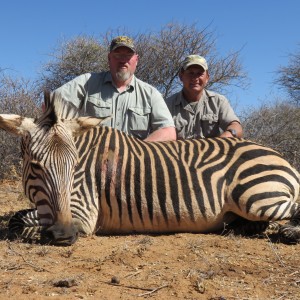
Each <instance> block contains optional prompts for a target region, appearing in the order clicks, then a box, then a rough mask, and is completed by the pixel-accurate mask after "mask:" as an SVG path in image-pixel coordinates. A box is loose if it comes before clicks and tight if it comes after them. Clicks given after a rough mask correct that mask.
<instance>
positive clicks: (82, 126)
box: [63, 117, 111, 136]
mask: <svg viewBox="0 0 300 300" xmlns="http://www.w3.org/2000/svg"><path fill="white" fill-rule="evenodd" d="M108 119H111V117H107V118H93V117H79V118H77V119H71V120H63V122H64V123H65V125H66V126H67V127H68V128H69V129H70V130H71V131H72V133H73V135H74V136H78V135H81V134H83V133H84V132H86V131H88V130H89V129H91V128H93V127H96V126H97V125H100V124H101V123H103V122H105V121H106V120H108Z"/></svg>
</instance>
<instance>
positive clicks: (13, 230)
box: [8, 209, 51, 244]
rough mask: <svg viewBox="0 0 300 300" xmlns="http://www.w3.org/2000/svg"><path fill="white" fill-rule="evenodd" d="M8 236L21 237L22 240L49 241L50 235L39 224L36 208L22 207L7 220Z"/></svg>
mask: <svg viewBox="0 0 300 300" xmlns="http://www.w3.org/2000/svg"><path fill="white" fill-rule="evenodd" d="M8 238H9V239H11V240H15V239H21V240H22V241H24V242H31V243H34V242H38V243H42V244H49V243H51V236H50V235H49V234H48V233H47V231H46V228H45V227H44V226H41V224H40V222H39V216H38V213H37V210H36V209H24V210H20V211H18V212H16V213H15V214H14V215H13V216H12V217H11V218H10V220H9V222H8Z"/></svg>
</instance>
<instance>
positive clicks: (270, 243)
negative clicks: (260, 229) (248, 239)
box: [266, 234, 286, 267]
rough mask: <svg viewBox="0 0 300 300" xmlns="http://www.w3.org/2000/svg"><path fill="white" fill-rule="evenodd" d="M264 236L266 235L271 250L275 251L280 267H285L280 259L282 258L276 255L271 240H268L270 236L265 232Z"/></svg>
mask: <svg viewBox="0 0 300 300" xmlns="http://www.w3.org/2000/svg"><path fill="white" fill-rule="evenodd" d="M266 237H267V239H268V241H269V245H270V247H271V249H272V250H273V252H274V253H275V256H276V257H277V259H278V261H279V263H280V264H281V266H282V267H286V266H285V264H284V262H283V261H282V259H281V258H280V256H279V255H278V253H277V251H276V249H275V248H274V246H273V244H272V241H271V240H270V238H269V236H268V235H267V234H266Z"/></svg>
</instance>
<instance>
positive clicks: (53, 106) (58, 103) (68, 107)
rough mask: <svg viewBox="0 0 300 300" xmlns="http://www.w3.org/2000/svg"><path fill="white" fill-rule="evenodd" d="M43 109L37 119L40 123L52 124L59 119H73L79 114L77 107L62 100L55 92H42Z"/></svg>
mask: <svg viewBox="0 0 300 300" xmlns="http://www.w3.org/2000/svg"><path fill="white" fill-rule="evenodd" d="M44 103H45V111H44V114H43V115H42V116H41V118H40V119H39V123H40V124H44V123H47V124H48V125H54V124H55V123H57V121H58V120H59V119H73V118H77V117H78V115H79V112H78V109H77V108H76V107H75V106H74V105H73V104H72V103H71V102H69V101H66V100H64V99H63V98H62V97H61V94H59V93H57V92H55V91H54V92H52V93H50V92H49V91H45V92H44Z"/></svg>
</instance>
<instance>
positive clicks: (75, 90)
mask: <svg viewBox="0 0 300 300" xmlns="http://www.w3.org/2000/svg"><path fill="white" fill-rule="evenodd" d="M89 77H90V74H83V75H80V76H78V77H76V78H74V79H73V80H71V81H69V82H67V83H65V84H64V85H62V86H61V87H59V88H58V89H56V90H55V91H54V92H55V93H58V94H60V95H61V97H62V99H63V100H64V101H68V102H71V103H72V104H73V105H75V106H76V107H77V108H78V109H81V108H82V106H83V105H84V101H85V98H86V94H87V91H86V84H87V81H88V79H89Z"/></svg>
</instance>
